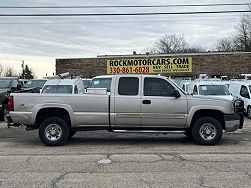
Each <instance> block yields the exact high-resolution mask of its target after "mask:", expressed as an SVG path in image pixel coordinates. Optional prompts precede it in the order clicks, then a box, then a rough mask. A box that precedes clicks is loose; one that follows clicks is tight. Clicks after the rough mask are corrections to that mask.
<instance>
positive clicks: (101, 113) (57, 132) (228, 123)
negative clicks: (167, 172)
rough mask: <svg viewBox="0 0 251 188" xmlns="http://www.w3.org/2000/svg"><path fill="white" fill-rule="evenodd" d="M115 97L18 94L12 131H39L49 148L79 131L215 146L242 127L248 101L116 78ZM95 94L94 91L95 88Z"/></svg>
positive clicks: (155, 80)
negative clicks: (176, 137)
mask: <svg viewBox="0 0 251 188" xmlns="http://www.w3.org/2000/svg"><path fill="white" fill-rule="evenodd" d="M111 78H112V80H111V87H110V91H109V92H107V88H104V91H102V89H101V90H100V88H96V89H99V91H100V92H93V93H92V92H88V89H87V92H86V93H85V94H76V95H74V96H73V95H71V94H18V93H12V94H11V95H10V97H9V101H8V105H9V114H7V115H6V116H5V120H6V122H7V123H9V125H13V126H19V125H21V124H23V125H26V128H27V130H32V129H39V131H38V132H39V137H40V139H41V141H42V142H43V143H44V144H45V145H48V146H57V145H63V144H65V143H66V142H67V140H68V139H69V138H70V137H71V136H73V135H74V134H75V133H76V131H90V130H108V131H111V132H122V133H132V132H138V133H184V134H186V135H187V136H189V137H191V138H192V139H194V140H195V141H196V142H197V143H199V144H202V145H215V144H217V143H218V142H219V141H220V140H221V137H222V134H223V131H225V132H233V131H235V130H237V129H242V127H243V115H242V112H243V101H242V100H235V101H234V100H227V99H222V98H217V97H207V96H193V95H188V94H186V93H185V92H184V91H183V90H182V89H181V88H179V87H178V86H177V85H176V84H175V83H173V82H172V81H170V80H169V79H167V78H166V77H163V76H157V75H112V76H111ZM90 89H92V91H93V90H95V88H90Z"/></svg>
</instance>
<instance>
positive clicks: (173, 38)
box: [149, 34, 205, 54]
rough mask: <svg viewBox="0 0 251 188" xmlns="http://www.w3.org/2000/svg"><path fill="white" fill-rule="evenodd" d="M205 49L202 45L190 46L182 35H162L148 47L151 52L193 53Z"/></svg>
mask: <svg viewBox="0 0 251 188" xmlns="http://www.w3.org/2000/svg"><path fill="white" fill-rule="evenodd" d="M203 51H205V50H204V49H203V48H202V47H199V46H194V47H190V46H189V44H188V43H187V42H186V40H185V38H184V36H183V35H177V34H171V35H166V34H165V35H164V36H163V37H162V38H160V39H158V40H157V41H156V42H155V44H154V45H153V46H152V47H151V48H150V49H149V52H150V53H151V54H156V53H157V54H163V53H165V54H174V53H193V52H203Z"/></svg>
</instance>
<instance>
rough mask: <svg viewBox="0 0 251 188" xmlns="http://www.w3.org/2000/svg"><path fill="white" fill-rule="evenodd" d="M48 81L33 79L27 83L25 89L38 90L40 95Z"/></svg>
mask: <svg viewBox="0 0 251 188" xmlns="http://www.w3.org/2000/svg"><path fill="white" fill-rule="evenodd" d="M46 81H47V80H46V79H31V80H29V81H28V82H27V83H26V85H25V86H24V87H26V88H37V93H40V91H41V89H42V88H43V86H44V84H45V82H46Z"/></svg>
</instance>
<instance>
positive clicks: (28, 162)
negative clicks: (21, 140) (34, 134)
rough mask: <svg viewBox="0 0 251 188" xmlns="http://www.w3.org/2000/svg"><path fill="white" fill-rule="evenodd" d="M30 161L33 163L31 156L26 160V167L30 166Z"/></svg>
mask: <svg viewBox="0 0 251 188" xmlns="http://www.w3.org/2000/svg"><path fill="white" fill-rule="evenodd" d="M30 161H31V156H30V157H28V159H27V160H26V165H27V166H29V165H30Z"/></svg>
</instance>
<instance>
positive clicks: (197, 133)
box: [192, 117, 222, 145]
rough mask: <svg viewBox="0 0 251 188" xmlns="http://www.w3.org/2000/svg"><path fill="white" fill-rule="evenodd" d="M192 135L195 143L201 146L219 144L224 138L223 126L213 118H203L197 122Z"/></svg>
mask: <svg viewBox="0 0 251 188" xmlns="http://www.w3.org/2000/svg"><path fill="white" fill-rule="evenodd" d="M192 135H193V139H194V141H195V142H197V143H198V144H201V145H215V144H218V143H219V142H220V140H221V137H222V126H221V124H220V122H219V121H218V120H217V119H215V118H213V117H201V118H199V119H198V120H196V121H195V123H194V125H193V127H192Z"/></svg>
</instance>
